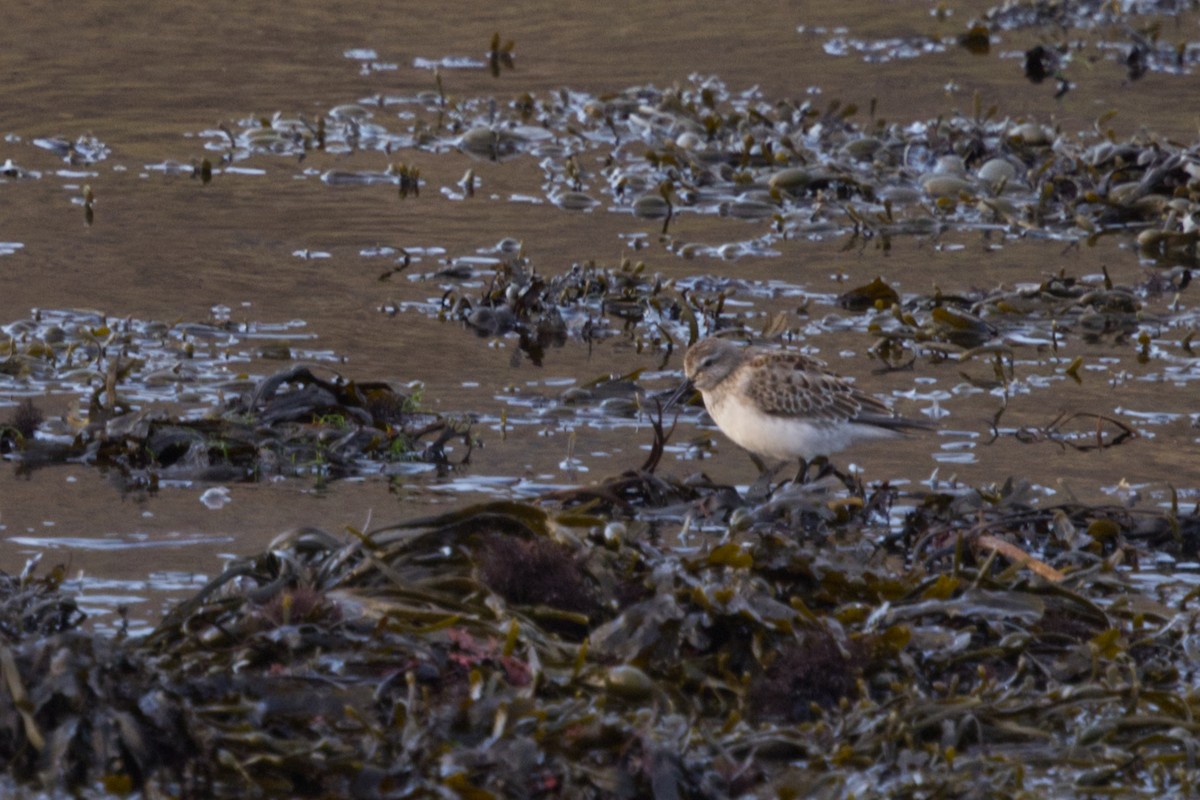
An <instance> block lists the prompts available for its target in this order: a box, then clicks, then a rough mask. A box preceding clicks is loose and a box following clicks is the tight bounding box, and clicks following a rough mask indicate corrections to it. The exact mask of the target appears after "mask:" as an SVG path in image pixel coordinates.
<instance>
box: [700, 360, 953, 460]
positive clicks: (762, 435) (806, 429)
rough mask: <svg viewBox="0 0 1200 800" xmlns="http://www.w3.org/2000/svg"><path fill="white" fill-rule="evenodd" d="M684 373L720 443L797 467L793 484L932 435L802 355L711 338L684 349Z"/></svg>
mask: <svg viewBox="0 0 1200 800" xmlns="http://www.w3.org/2000/svg"><path fill="white" fill-rule="evenodd" d="M683 371H684V374H685V375H686V376H687V379H688V381H689V382H690V383H691V384H692V385H693V386H694V387H695V388H696V389H699V390H700V394H701V395H703V397H704V405H705V407H706V408H707V409H708V413H709V415H711V416H712V418H713V420H714V421H715V422H716V423H717V427H719V428H720V429H721V431H722V432H723V433H724V434H725V435H726V436H728V437H729V438H730V439H732V440H733V441H734V442H735V443H737V444H738V445H741V446H742V447H744V448H745V449H747V450H749V451H750V452H751V453H754V454H757V455H759V456H762V457H764V458H770V459H786V460H790V459H794V458H796V459H800V465H801V471H800V473H798V474H797V478H799V477H800V476H801V475H803V474H804V473H805V472H806V471H807V464H808V462H809V461H811V460H812V459H814V458H816V457H817V456H829V455H831V454H832V453H835V452H837V451H839V450H842V449H844V448H846V447H849V446H850V445H851V444H853V443H855V442H858V441H863V440H867V439H884V438H890V437H895V436H900V435H901V434H902V432H903V431H905V430H909V429H927V428H929V427H931V426H930V425H929V423H926V422H922V421H919V420H912V419H905V418H904V417H898V416H896V415H895V414H894V413H893V412H892V410H891V408H889V407H888V406H887V405H886V404H885V403H884V402H883V401H881V400H879V399H877V398H875V397H872V396H871V395H869V394H866V393H865V392H863V391H862V390H860V389H857V388H855V386H854V384H852V383H850V382H849V381H847V380H846V379H845V378H842V377H840V376H838V375H835V374H834V373H832V372H830V371H829V370H828V369H827V368H826V366H825V364H824V363H823V362H821V361H819V360H817V359H815V358H811V357H809V356H806V355H804V354H802V353H796V352H787V351H782V350H773V349H770V348H766V347H744V348H742V347H738V346H737V345H735V344H733V343H732V342H729V341H727V340H725V339H717V338H713V337H709V338H707V339H702V340H700V341H699V342H696V344H694V345H692V346H691V347H690V348H689V349H688V351H687V355H686V356H685V357H684V359H683ZM686 385H687V384H685V385H684V386H683V387H680V391H679V392H678V393H677V395H678V394H682V393H683V391H684V390H685V388H686Z"/></svg>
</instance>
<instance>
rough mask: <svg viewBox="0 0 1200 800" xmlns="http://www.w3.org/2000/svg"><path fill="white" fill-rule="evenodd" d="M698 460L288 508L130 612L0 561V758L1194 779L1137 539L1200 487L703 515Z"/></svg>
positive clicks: (308, 776)
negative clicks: (632, 474)
mask: <svg viewBox="0 0 1200 800" xmlns="http://www.w3.org/2000/svg"><path fill="white" fill-rule="evenodd" d="M625 480H627V478H624V477H618V478H615V479H614V481H616V482H618V483H620V482H622V481H625ZM660 480H662V481H664V483H672V482H674V481H672V479H668V478H661V479H660ZM693 484H694V485H693V487H692V488H691V489H690V491H691V493H693V494H694V495H695V496H694V497H693V499H691V500H688V501H684V502H679V500H678V496H676V497H672V498H671V499H670V501H669V502H668V503H667V504H666V505H663V506H659V507H652V504H651V503H650V502H649V501H647V502H646V504H645V505H643V506H641V507H637V508H635V509H634V511H635V513H633V514H632V515H622V516H613V515H612V514H609V513H594V510H589V509H588V508H587V507H586V506H579V505H577V504H576V502H575V500H576V499H577V498H563V497H560V496H547V497H545V498H543V499H541V500H538V501H534V502H515V501H497V502H490V503H486V504H482V505H477V506H471V507H468V508H465V509H461V510H457V511H453V512H449V513H444V514H440V515H436V516H432V517H427V518H423V519H417V520H411V521H409V522H405V523H401V524H397V525H389V526H385V527H381V528H377V529H374V530H370V531H353V530H351V531H349V532H348V536H344V537H336V536H333V535H330V534H328V533H324V532H321V531H317V530H312V529H306V530H299V531H294V532H290V533H287V534H284V535H281V536H280V537H279V538H277V539H276V541H275V542H273V543H272V544H271V545H270V547H269V548H268V549H267V550H266V551H265V552H263V553H261V554H259V555H257V556H253V557H248V558H243V559H240V560H238V561H236V562H233V563H231V564H230V566H229V567H228V569H227V570H226V571H225V573H224V574H222V575H221V576H218V577H217V578H215V579H214V580H213V581H212V582H211V583H210V584H209V585H208V586H207V587H206V588H205V589H203V590H202V591H201V592H199V593H198V594H197V595H196V596H195V597H194V598H192V599H191V600H189V601H186V602H184V603H182V604H180V605H179V606H177V607H176V608H175V609H174V610H173V611H172V612H171V613H169V614H168V616H167V617H166V618H165V619H164V620H163V622H162V623H161V624H160V625H159V626H158V627H157V628H156V629H155V630H154V631H153V632H152V633H151V634H150V635H149V636H147V637H145V638H142V639H129V638H117V639H104V638H102V637H95V636H92V635H90V634H88V633H87V632H86V629H84V628H80V627H79V622H80V620H79V618H78V616H79V615H77V614H71V615H68V616H65V617H63V616H61V615H60V616H57V617H55V616H54V615H50V616H49V617H47V616H46V615H44V614H41V615H39V614H37V613H31V612H29V611H28V609H31V608H35V607H38V605H39V602H43V601H44V599H45V598H46V597H56V596H58V597H61V592H62V589H61V586H60V585H59V584H58V582H57V581H58V578H57V577H56V575H57V574H58V573H51V574H50V575H48V576H46V577H44V578H36V577H34V574H35V573H34V570H33V569H32V568H31V569H30V570H28V571H27V573H26V574H25V575H24V576H22V577H21V578H19V579H14V578H8V577H5V578H4V580H3V581H2V582H0V587H2V588H3V589H4V591H5V605H4V608H5V609H25V611H17V612H15V613H14V612H9V611H6V612H5V615H6V619H9V620H17V621H16V622H6V623H5V624H4V626H3V627H2V628H0V633H2V635H3V651H2V652H0V656H2V658H0V662H2V663H0V666H3V672H4V682H3V688H2V690H0V721H3V723H2V724H0V730H2V732H3V736H0V757H2V758H4V759H5V761H6V763H8V764H9V765H10V767H9V773H8V774H9V776H10V777H11V778H13V779H15V780H17V781H19V782H21V783H25V784H29V785H34V786H42V787H43V788H46V789H55V788H57V789H65V790H68V791H78V790H80V789H81V788H83V787H86V786H93V785H97V784H99V785H102V786H105V787H107V788H108V790H109V791H129V790H142V791H146V792H149V793H151V794H152V795H153V794H154V793H159V794H162V793H167V794H172V795H182V796H217V797H223V796H245V795H246V794H251V795H255V796H280V795H288V796H313V797H334V796H355V797H387V798H390V797H418V796H420V797H424V796H446V795H457V796H471V797H489V796H491V797H499V796H526V797H534V796H537V797H597V798H599V797H614V796H617V797H650V796H653V797H690V798H717V797H728V796H738V795H753V796H779V795H787V796H841V795H845V794H847V793H850V792H865V793H866V794H868V795H870V796H886V797H902V796H910V795H911V793H912V792H914V791H917V787H921V791H922V792H934V793H940V794H946V795H954V796H974V795H975V794H977V793H978V787H979V786H981V785H982V786H990V787H992V788H993V789H994V788H996V787H1004V791H1006V792H1007V793H1010V794H1012V795H1014V796H1035V795H1036V794H1040V793H1043V792H1046V791H1052V792H1053V793H1054V794H1055V795H1056V796H1079V797H1083V796H1092V795H1093V794H1094V793H1096V792H1105V793H1111V792H1128V793H1132V794H1134V795H1136V794H1138V793H1144V792H1146V791H1149V789H1148V788H1147V787H1151V788H1153V789H1154V790H1155V791H1160V792H1162V791H1165V792H1173V791H1177V792H1184V791H1187V789H1188V787H1190V786H1191V785H1192V784H1193V782H1194V781H1195V779H1196V772H1195V766H1194V765H1192V764H1191V761H1190V755H1189V754H1190V747H1191V745H1190V741H1191V739H1192V737H1193V735H1194V734H1195V733H1196V732H1197V730H1198V726H1197V723H1196V722H1194V717H1195V716H1196V712H1197V710H1198V708H1197V703H1198V699H1197V697H1196V695H1195V691H1194V688H1193V687H1192V685H1191V684H1192V682H1191V679H1190V677H1189V676H1190V673H1191V668H1190V664H1191V661H1192V660H1193V658H1192V652H1193V650H1194V646H1193V643H1192V641H1191V640H1192V636H1191V633H1190V632H1191V630H1192V629H1193V628H1194V627H1195V625H1196V623H1197V619H1196V613H1197V612H1196V610H1195V608H1194V602H1193V600H1192V598H1193V596H1194V594H1195V591H1194V590H1189V588H1188V587H1189V586H1191V585H1194V581H1193V580H1192V579H1191V578H1190V577H1189V574H1188V573H1186V572H1185V571H1179V572H1173V571H1172V570H1170V569H1166V570H1159V569H1155V568H1154V567H1152V566H1150V562H1151V561H1154V562H1155V563H1156V564H1159V565H1163V564H1166V563H1169V562H1168V561H1166V560H1165V559H1171V558H1173V559H1177V560H1178V561H1179V562H1183V561H1185V560H1194V558H1195V554H1196V552H1197V547H1198V545H1200V510H1192V511H1191V512H1182V511H1179V510H1176V509H1172V510H1169V511H1166V510H1160V509H1149V508H1137V507H1136V506H1135V507H1129V506H1125V505H1121V506H1117V505H1113V506H1085V505H1080V504H1060V505H1056V506H1048V507H1044V508H1043V507H1038V506H1034V505H1031V504H1030V502H1029V498H1030V494H1029V493H1028V492H1027V491H1026V489H1025V488H1024V487H1022V486H1021V485H1019V484H1016V483H1010V484H1008V485H1006V486H1003V487H998V488H989V487H980V488H978V489H968V488H965V487H959V488H957V489H956V490H954V491H935V490H927V491H904V492H902V491H899V490H897V489H895V488H892V487H888V486H886V485H881V486H876V487H872V488H870V489H864V488H861V487H859V488H858V489H856V490H854V491H849V490H847V489H845V488H844V487H843V486H842V485H841V484H840V483H839V482H832V483H831V482H828V481H815V482H813V483H810V484H799V485H794V486H788V487H785V488H784V489H779V490H777V491H776V492H775V493H774V494H773V495H772V496H770V497H768V498H767V499H766V500H765V501H764V502H762V503H759V504H754V503H751V504H748V505H743V506H742V507H740V508H738V509H735V510H733V511H732V512H717V513H715V514H714V513H710V512H706V511H705V510H704V509H705V505H706V503H708V502H709V498H711V497H712V496H713V495H714V494H716V493H717V492H718V489H717V488H705V487H703V485H702V484H695V482H693ZM697 487H700V488H697ZM683 495H684V492H683V491H682V490H680V492H679V496H683ZM630 508H634V507H633V506H632V505H631V506H630ZM1147 553H1156V554H1158V555H1157V556H1156V558H1155V559H1148V558H1147V557H1146V554H1147ZM1180 566H1181V567H1182V563H1180ZM1043 567H1044V569H1043ZM34 597H37V598H42V600H41V601H39V602H32V601H31V598H34ZM59 602H60V603H64V604H66V605H64V606H62V607H64V608H69V607H70V606H69V600H68V599H66V598H62V599H61V600H60V601H59ZM46 619H51V620H56V621H55V622H53V623H46V622H45V621H44V620H46ZM38 620H43V621H42V622H38ZM55 665H58V666H55ZM118 677H119V680H118ZM51 763H54V764H59V765H61V768H60V769H57V770H51V769H49V768H48V765H49V764H51ZM863 787H870V789H869V791H866V790H864V789H863Z"/></svg>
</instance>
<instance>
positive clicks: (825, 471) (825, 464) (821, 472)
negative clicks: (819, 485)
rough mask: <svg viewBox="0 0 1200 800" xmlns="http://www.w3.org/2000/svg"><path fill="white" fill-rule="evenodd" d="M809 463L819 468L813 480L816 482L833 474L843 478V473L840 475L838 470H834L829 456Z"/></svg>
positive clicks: (820, 457)
mask: <svg viewBox="0 0 1200 800" xmlns="http://www.w3.org/2000/svg"><path fill="white" fill-rule="evenodd" d="M809 463H810V464H812V465H813V466H815V467H816V468H817V474H816V476H815V477H814V478H813V480H814V481H819V480H821V478H824V477H825V476H826V475H831V474H832V475H838V476H839V477H840V476H841V473H839V472H838V471H837V469H836V468H834V466H833V464H832V463H830V461H829V456H817V457H816V458H814V459H813V460H812V461H811V462H809Z"/></svg>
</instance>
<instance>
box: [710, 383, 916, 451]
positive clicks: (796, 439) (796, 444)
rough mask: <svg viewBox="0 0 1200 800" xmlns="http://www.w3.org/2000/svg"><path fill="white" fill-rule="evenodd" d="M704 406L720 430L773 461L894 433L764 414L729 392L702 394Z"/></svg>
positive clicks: (858, 425)
mask: <svg viewBox="0 0 1200 800" xmlns="http://www.w3.org/2000/svg"><path fill="white" fill-rule="evenodd" d="M703 395H704V405H705V407H706V408H707V409H708V413H709V414H710V415H711V416H712V418H713V421H715V422H716V423H717V426H718V427H720V429H721V431H722V432H723V433H724V434H725V435H726V436H728V437H729V438H730V439H732V440H733V441H734V442H736V443H737V444H738V445H740V446H742V447H744V448H746V449H747V450H749V451H750V452H752V453H757V454H758V455H761V456H764V457H766V458H773V459H792V458H803V459H805V460H806V461H807V460H811V459H813V458H815V457H816V456H822V455H824V456H827V455H830V454H832V453H836V452H838V451H839V450H842V449H844V448H846V447H848V446H849V445H851V444H853V443H854V442H857V441H862V440H864V439H888V438H892V437H895V436H897V435H898V433H897V432H896V431H893V430H890V429H888V428H881V427H879V426H877V425H868V424H863V423H860V422H853V421H844V422H822V423H816V424H814V423H812V422H810V421H808V420H807V419H805V418H803V417H784V416H780V415H776V414H764V413H763V412H762V411H759V410H758V408H757V406H755V405H754V403H752V402H749V401H747V400H745V399H744V398H737V397H734V396H732V395H731V394H729V393H726V394H724V395H723V396H721V395H720V394H717V393H710V392H703Z"/></svg>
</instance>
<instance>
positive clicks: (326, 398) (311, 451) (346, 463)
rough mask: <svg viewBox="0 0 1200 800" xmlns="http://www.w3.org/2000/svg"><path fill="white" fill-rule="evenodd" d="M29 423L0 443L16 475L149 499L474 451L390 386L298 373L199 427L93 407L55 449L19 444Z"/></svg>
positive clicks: (265, 383) (464, 437)
mask: <svg viewBox="0 0 1200 800" xmlns="http://www.w3.org/2000/svg"><path fill="white" fill-rule="evenodd" d="M113 363H116V361H115V360H114V362H113ZM113 374H114V375H115V371H114V373H113ZM115 384H116V380H115V378H114V380H113V381H110V382H109V383H108V384H107V385H108V386H109V387H110V388H109V389H108V393H109V396H110V397H114V398H115V397H116V393H115V391H114V389H113V388H112V387H114V386H115ZM35 417H36V412H35V410H33V409H31V408H27V407H21V409H19V410H18V412H17V414H16V415H15V417H14V420H13V423H12V425H11V426H10V428H9V429H8V430H6V431H5V432H3V433H0V445H7V446H5V447H4V450H5V451H6V452H7V454H8V458H9V459H11V460H14V461H16V462H17V464H18V468H25V469H33V468H38V467H43V466H47V465H50V464H56V463H67V462H82V463H87V464H93V465H96V466H98V467H101V468H103V469H110V470H115V471H116V472H117V473H118V474H119V475H120V476H121V478H122V479H123V481H124V482H125V484H126V486H127V487H129V488H133V487H140V488H151V489H153V488H157V486H158V483H159V481H160V480H166V479H173V480H207V481H253V480H261V479H265V478H269V477H272V476H276V475H284V476H301V475H304V476H307V475H316V476H317V477H319V478H321V479H336V478H343V477H347V476H350V475H358V474H363V473H364V472H375V473H378V472H381V471H386V470H387V468H388V466H387V465H389V464H394V463H398V462H414V461H419V462H425V463H428V464H431V465H433V466H434V468H437V469H442V470H448V469H450V468H451V466H452V462H451V461H450V458H449V456H448V455H447V452H446V445H447V444H449V443H450V442H451V441H461V442H462V443H463V445H465V453H464V454H463V455H462V456H460V457H459V461H465V460H466V459H467V458H468V457H469V456H470V452H471V448H472V447H473V445H474V439H473V438H472V436H471V433H470V424H469V422H466V421H456V420H453V419H447V418H444V417H442V416H440V415H436V414H430V413H427V412H423V411H421V410H420V407H419V403H418V402H417V400H416V398H415V397H413V396H409V395H405V394H403V393H401V392H398V391H397V390H396V389H395V388H393V387H392V386H391V385H389V384H387V383H382V382H362V383H357V382H355V381H352V380H347V379H346V378H343V377H342V376H339V375H333V376H331V377H328V378H326V377H321V376H319V375H317V374H316V373H314V372H313V370H312V368H310V367H307V366H304V365H296V366H292V367H289V368H286V369H283V370H281V371H279V372H276V373H275V374H273V375H269V376H267V377H265V378H263V379H261V380H259V381H258V382H257V383H256V384H255V385H254V387H253V388H252V389H251V390H249V391H247V392H245V393H244V394H242V395H240V396H239V397H237V398H235V399H232V400H230V401H228V402H227V403H226V404H225V406H224V408H222V409H219V410H214V411H210V413H209V414H208V415H205V416H203V417H200V418H194V417H192V416H191V415H187V416H184V415H178V414H173V413H171V412H170V411H169V410H167V409H166V408H164V407H163V406H160V405H149V406H147V407H144V408H140V409H135V408H127V407H125V406H123V405H119V404H117V403H116V401H115V400H114V402H113V403H112V404H107V403H104V402H100V401H93V403H92V407H91V409H90V413H89V415H88V419H87V421H86V422H85V423H83V424H82V425H81V426H80V430H78V432H76V433H75V435H74V436H73V437H72V438H71V439H70V441H68V442H61V441H42V440H38V439H34V438H32V436H31V435H30V433H29V432H26V433H24V434H22V433H21V431H22V429H23V428H25V429H28V428H29V427H30V425H29V423H30V422H31V421H32V420H33V419H34V418H35ZM33 427H36V425H34V426H33ZM9 431H11V433H10V432H9Z"/></svg>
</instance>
